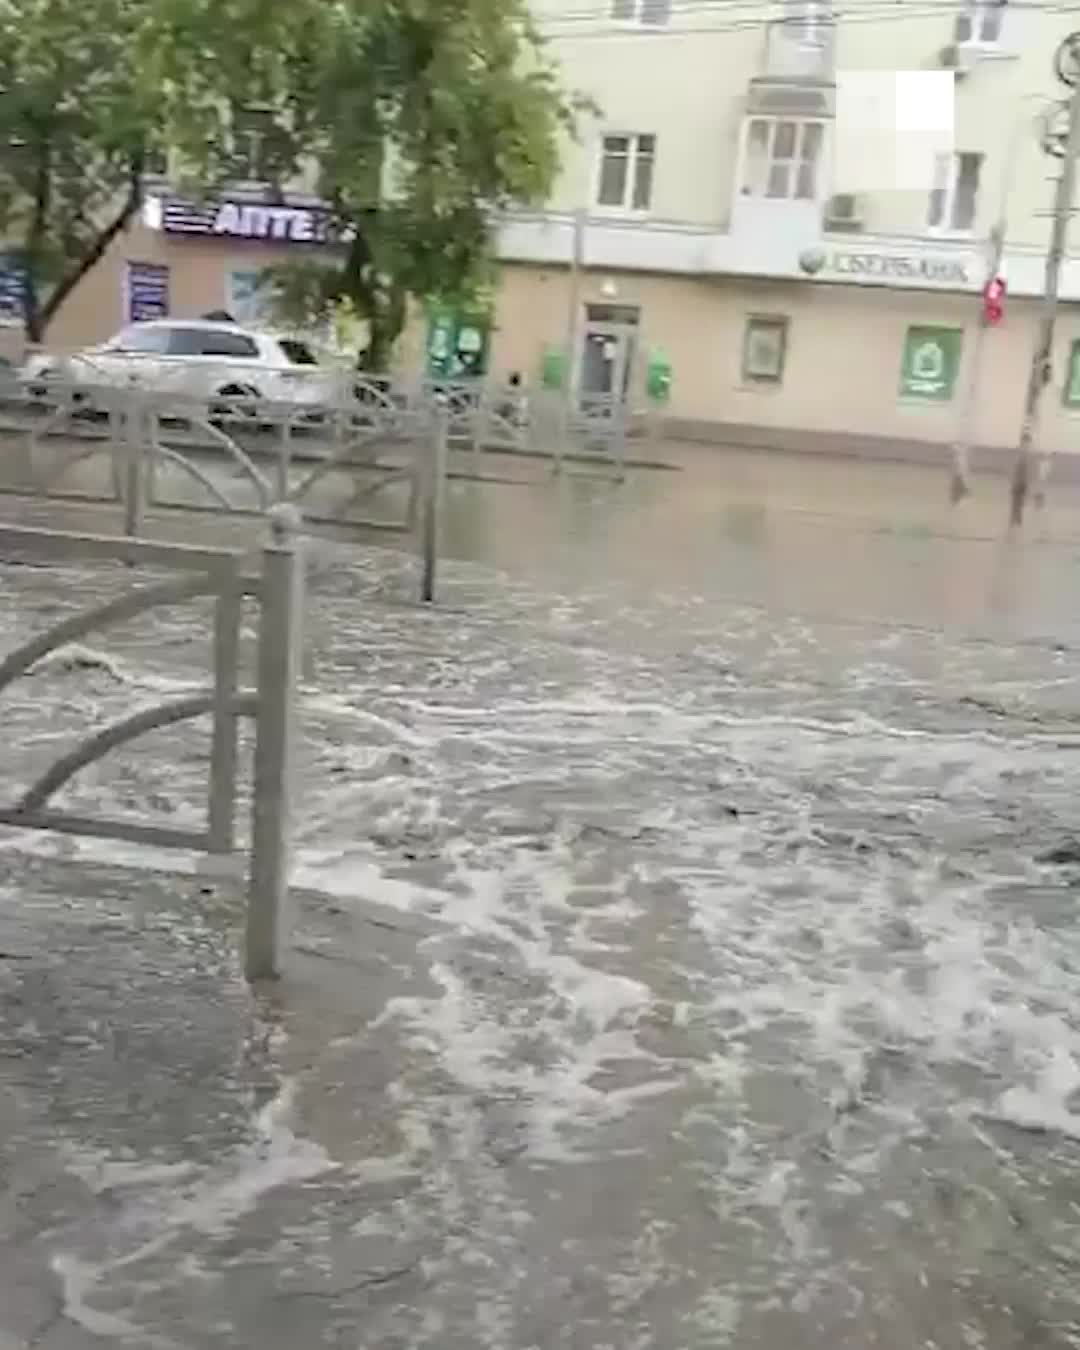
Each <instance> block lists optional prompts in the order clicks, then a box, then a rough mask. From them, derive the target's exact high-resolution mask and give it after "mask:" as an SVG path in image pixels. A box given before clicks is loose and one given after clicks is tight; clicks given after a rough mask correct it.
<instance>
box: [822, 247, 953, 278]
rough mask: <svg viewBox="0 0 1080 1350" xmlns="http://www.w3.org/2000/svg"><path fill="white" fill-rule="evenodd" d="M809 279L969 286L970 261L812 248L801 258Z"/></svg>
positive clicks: (907, 254)
mask: <svg viewBox="0 0 1080 1350" xmlns="http://www.w3.org/2000/svg"><path fill="white" fill-rule="evenodd" d="M799 267H800V268H801V269H802V270H803V271H804V272H805V273H806V274H807V276H812V277H814V276H820V275H826V276H834V277H844V278H850V279H851V280H852V281H862V280H863V279H865V280H867V281H907V282H911V283H912V284H914V285H916V286H917V285H919V283H920V282H922V283H925V284H927V285H931V286H967V285H968V284H969V283H968V260H967V259H966V258H941V257H937V258H935V257H932V256H928V257H920V256H919V255H917V254H916V255H912V254H909V253H854V252H848V251H847V250H846V249H824V248H808V249H806V250H804V252H803V253H801V254H800V255H799Z"/></svg>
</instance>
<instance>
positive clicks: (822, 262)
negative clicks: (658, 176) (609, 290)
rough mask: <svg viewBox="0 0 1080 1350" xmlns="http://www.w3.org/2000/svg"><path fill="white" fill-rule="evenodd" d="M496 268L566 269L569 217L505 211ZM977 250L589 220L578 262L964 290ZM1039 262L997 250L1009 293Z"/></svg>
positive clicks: (1075, 297)
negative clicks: (528, 265)
mask: <svg viewBox="0 0 1080 1350" xmlns="http://www.w3.org/2000/svg"><path fill="white" fill-rule="evenodd" d="M497 242H498V254H499V257H500V259H501V260H502V261H504V262H517V263H533V264H536V265H539V266H552V267H554V266H562V267H567V266H569V264H570V260H571V257H572V254H573V247H574V216H573V214H572V213H569V212H535V213H524V212H522V213H514V214H512V215H508V216H505V217H503V218H502V219H501V220H500V222H499V225H498V234H497ZM987 256H988V254H987V245H986V244H985V242H981V241H978V240H974V239H969V238H967V239H949V238H941V237H931V236H913V235H899V234H897V235H886V234H869V233H866V232H863V231H859V232H857V233H856V232H851V233H843V234H839V233H838V234H824V233H819V234H818V235H817V237H814V238H808V237H807V236H806V234H805V233H803V232H801V231H792V232H790V233H787V234H785V233H784V232H764V231H763V232H761V233H760V234H758V235H755V236H752V237H747V236H746V235H736V234H733V233H730V232H727V231H721V230H715V229H709V228H707V227H704V226H695V225H685V224H680V223H677V222H674V221H657V220H649V221H642V220H640V219H639V220H620V219H617V218H612V217H609V216H591V217H590V218H589V219H588V221H587V224H586V229H585V234H584V249H583V260H582V261H583V265H584V266H585V267H586V268H589V269H592V270H609V271H627V272H649V273H655V274H661V275H670V276H686V277H699V278H701V279H707V278H711V277H716V278H719V277H725V276H729V277H748V278H749V277H760V278H769V279H773V280H786V281H807V282H810V281H815V282H830V283H835V284H838V285H855V286H868V287H878V288H882V287H884V288H887V289H891V290H922V291H927V290H929V291H942V292H955V293H960V294H974V293H976V292H978V291H980V290H981V289H982V287H983V285H984V283H985V281H986V269H987V261H986V260H987ZM1044 269H1045V259H1044V256H1043V254H1042V253H1041V252H1040V251H1039V250H1038V249H1035V248H1032V247H1030V246H1025V245H1007V246H1006V249H1005V255H1004V264H1003V274H1004V276H1005V279H1006V281H1007V283H1008V289H1009V294H1010V295H1012V296H1021V297H1023V296H1037V295H1041V294H1042V287H1043V273H1044ZM1061 297H1062V299H1063V300H1067V301H1068V300H1072V301H1077V302H1080V255H1076V256H1072V257H1069V258H1067V259H1066V260H1065V264H1064V266H1063V268H1062V286H1061Z"/></svg>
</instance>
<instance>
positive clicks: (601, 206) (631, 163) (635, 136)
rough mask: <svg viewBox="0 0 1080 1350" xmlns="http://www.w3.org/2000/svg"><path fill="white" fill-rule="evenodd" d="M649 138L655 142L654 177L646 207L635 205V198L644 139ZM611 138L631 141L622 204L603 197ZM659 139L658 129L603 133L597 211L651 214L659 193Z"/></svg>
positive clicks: (595, 194) (594, 196) (595, 197)
mask: <svg viewBox="0 0 1080 1350" xmlns="http://www.w3.org/2000/svg"><path fill="white" fill-rule="evenodd" d="M646 137H647V138H649V139H650V140H651V141H652V155H651V158H652V177H651V179H650V181H649V200H648V204H647V205H645V206H634V205H633V204H632V203H633V200H634V196H635V189H636V187H637V175H638V164H639V161H640V160H641V159H642V154H641V142H642V139H643V138H646ZM609 140H626V141H627V142H629V146H628V151H627V159H626V188H625V191H624V192H623V200H622V202H621V203H620V204H614V203H605V202H601V200H600V189H601V187H602V186H603V181H604V160H605V158H606V156H607V151H606V148H605V147H606V146H607V143H608V141H609ZM658 145H659V138H658V136H657V135H656V133H655V132H654V131H613V130H609V131H605V132H603V133H602V135H601V136H600V140H599V143H598V153H597V155H596V169H595V181H594V183H593V192H592V199H593V202H594V203H595V207H594V210H596V211H597V212H598V213H600V214H605V215H613V216H635V217H644V216H648V215H649V214H650V213H651V211H652V204H653V198H654V197H655V195H656V163H657V146H658Z"/></svg>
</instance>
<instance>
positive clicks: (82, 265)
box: [23, 146, 143, 345]
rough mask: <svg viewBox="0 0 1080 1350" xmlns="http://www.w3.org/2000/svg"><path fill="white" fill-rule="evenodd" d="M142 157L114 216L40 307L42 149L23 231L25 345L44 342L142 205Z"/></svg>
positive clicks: (47, 169)
mask: <svg viewBox="0 0 1080 1350" xmlns="http://www.w3.org/2000/svg"><path fill="white" fill-rule="evenodd" d="M142 165H143V160H142V156H141V155H139V156H136V157H135V158H134V159H133V160H132V162H131V167H130V172H129V176H128V188H127V193H126V194H125V196H124V200H123V202H122V204H121V206H120V208H119V209H118V210H117V212H116V215H114V216H113V217H112V219H111V220H109V221H108V223H107V224H106V225H104V226H103V227H102V229H101V230H100V231H99V232H98V234H97V235H96V236H95V238H94V239H93V240H92V241H91V243H90V245H89V247H88V248H87V249H86V251H85V252H84V253H83V254H82V256H81V257H78V258H75V259H73V260H72V261H71V265H70V266H69V267H68V269H67V271H66V272H65V273H64V275H63V276H62V277H61V278H60V280H59V281H58V282H57V284H56V285H55V286H54V287H53V289H52V291H51V292H50V293H49V297H48V299H47V300H46V301H45V303H44V304H41V301H40V287H41V283H42V281H43V280H44V277H43V276H42V271H43V267H42V263H43V258H42V253H43V249H44V245H45V241H46V238H47V235H48V229H49V208H50V205H51V201H52V172H51V165H50V156H49V151H48V147H47V146H43V147H42V153H41V162H40V164H39V167H38V181H37V188H36V191H35V199H34V212H33V215H32V217H31V220H30V226H29V229H28V230H27V238H26V248H25V250H24V259H25V266H26V290H25V293H24V296H23V329H24V331H25V333H26V340H27V342H29V343H31V344H33V345H37V344H39V343H41V342H44V340H45V334H46V332H47V330H48V327H49V324H50V323H52V321H53V319H55V318H56V315H57V314H58V313H59V311H60V308H61V306H62V305H63V304H64V302H65V301H66V300H67V298H68V296H69V295H71V293H72V291H74V290H75V288H76V287H77V286H78V285H79V283H80V282H81V281H82V279H83V278H84V277H85V276H86V275H87V273H88V272H90V271H92V270H93V269H94V268H95V267H96V266H97V265H98V263H99V262H100V261H101V260H102V258H104V256H105V254H106V253H107V252H108V251H109V248H110V247H111V246H112V244H113V242H114V240H116V239H117V238H118V237H119V236H120V235H121V234H122V233H123V232H124V230H126V229H127V227H128V226H129V225H130V224H131V221H132V218H133V217H134V215H135V213H136V211H138V209H139V206H140V204H141V202H142Z"/></svg>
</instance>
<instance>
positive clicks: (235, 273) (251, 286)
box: [225, 267, 270, 327]
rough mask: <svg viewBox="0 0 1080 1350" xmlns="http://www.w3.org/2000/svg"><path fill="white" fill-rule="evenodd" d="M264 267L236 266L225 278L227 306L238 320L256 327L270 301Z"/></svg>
mask: <svg viewBox="0 0 1080 1350" xmlns="http://www.w3.org/2000/svg"><path fill="white" fill-rule="evenodd" d="M267 284H268V279H267V277H266V275H265V271H264V270H263V269H256V268H247V267H244V268H235V269H234V270H232V271H230V272H229V273H228V275H227V276H226V278H225V308H226V309H227V310H228V311H229V313H230V314H231V315H232V316H233V318H234V319H235V320H236V321H237V323H246V324H249V325H250V326H251V327H256V326H257V325H258V323H259V320H260V319H261V318H262V315H263V311H264V309H265V308H266V306H267V304H268V302H269V298H270V297H269V294H268V290H267Z"/></svg>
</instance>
